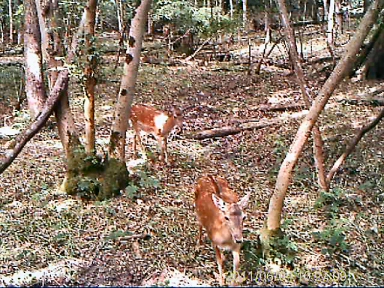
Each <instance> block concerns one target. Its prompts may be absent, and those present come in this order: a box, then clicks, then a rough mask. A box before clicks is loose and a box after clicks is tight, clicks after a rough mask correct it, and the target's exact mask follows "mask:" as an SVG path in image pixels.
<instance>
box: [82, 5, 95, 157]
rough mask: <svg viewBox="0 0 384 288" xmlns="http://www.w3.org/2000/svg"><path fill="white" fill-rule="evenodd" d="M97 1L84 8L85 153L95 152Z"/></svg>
mask: <svg viewBox="0 0 384 288" xmlns="http://www.w3.org/2000/svg"><path fill="white" fill-rule="evenodd" d="M96 7H97V0H89V1H88V4H87V7H85V11H84V12H85V19H86V20H85V27H84V30H85V31H84V32H85V35H84V36H85V46H86V55H87V59H88V63H87V64H86V67H85V68H84V74H85V78H86V80H85V102H84V117H85V138H86V145H85V149H86V151H87V153H94V152H95V86H96V76H95V74H96V66H97V59H96V55H95V54H94V45H93V38H94V35H95V19H96Z"/></svg>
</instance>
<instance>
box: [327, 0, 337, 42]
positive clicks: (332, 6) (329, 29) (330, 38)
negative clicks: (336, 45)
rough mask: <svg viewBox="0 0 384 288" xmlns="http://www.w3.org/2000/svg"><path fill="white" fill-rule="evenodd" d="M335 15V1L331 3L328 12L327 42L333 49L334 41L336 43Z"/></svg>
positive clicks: (331, 0) (332, 0)
mask: <svg viewBox="0 0 384 288" xmlns="http://www.w3.org/2000/svg"><path fill="white" fill-rule="evenodd" d="M334 14H335V0H330V1H329V10H328V26H327V42H328V44H329V45H330V46H331V47H333V41H334V39H333V38H334V37H333V36H334V33H333V32H334V26H335V23H334V22H335V21H334V17H333V16H334Z"/></svg>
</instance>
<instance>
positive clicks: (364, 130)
mask: <svg viewBox="0 0 384 288" xmlns="http://www.w3.org/2000/svg"><path fill="white" fill-rule="evenodd" d="M383 117H384V109H382V110H381V112H380V114H379V115H378V116H377V117H376V118H375V119H374V120H373V121H372V122H371V123H369V124H368V125H366V126H364V127H362V128H361V129H360V130H359V131H358V133H357V134H356V136H355V138H353V139H352V141H351V142H350V143H349V145H348V146H347V148H346V149H345V152H344V153H343V154H342V155H341V156H340V157H339V159H337V161H336V162H335V164H333V167H332V169H331V170H330V171H329V173H328V175H327V182H328V185H329V184H330V183H331V181H332V179H333V177H334V176H335V174H336V172H337V171H338V170H339V169H340V167H341V165H343V164H344V162H345V159H347V157H348V156H349V155H350V154H351V153H352V152H353V150H355V147H356V146H357V144H358V143H359V142H360V140H361V139H362V138H363V136H364V135H365V134H366V133H367V132H369V131H370V130H372V129H373V128H375V126H376V125H377V124H379V122H380V120H381V119H382V118H383Z"/></svg>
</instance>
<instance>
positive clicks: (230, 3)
mask: <svg viewBox="0 0 384 288" xmlns="http://www.w3.org/2000/svg"><path fill="white" fill-rule="evenodd" d="M229 14H230V15H231V20H232V19H233V0H229Z"/></svg>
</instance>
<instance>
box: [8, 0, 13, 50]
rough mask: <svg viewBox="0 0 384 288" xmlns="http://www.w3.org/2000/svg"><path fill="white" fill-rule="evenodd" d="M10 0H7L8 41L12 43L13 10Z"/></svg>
mask: <svg viewBox="0 0 384 288" xmlns="http://www.w3.org/2000/svg"><path fill="white" fill-rule="evenodd" d="M12 10H13V9H12V0H8V14H9V42H10V43H11V44H13V12H12Z"/></svg>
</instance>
